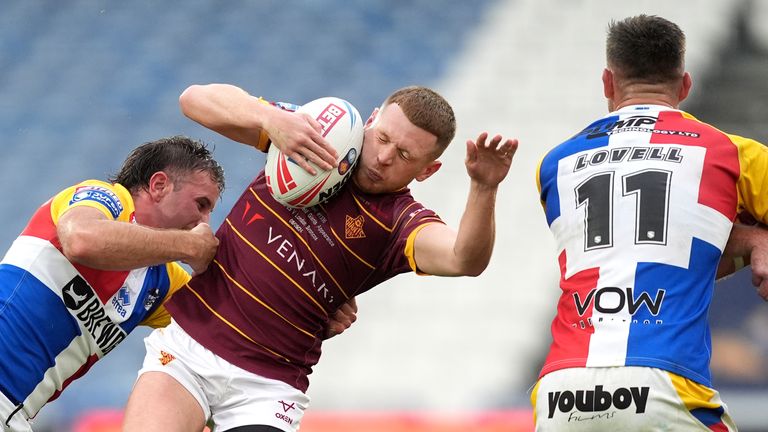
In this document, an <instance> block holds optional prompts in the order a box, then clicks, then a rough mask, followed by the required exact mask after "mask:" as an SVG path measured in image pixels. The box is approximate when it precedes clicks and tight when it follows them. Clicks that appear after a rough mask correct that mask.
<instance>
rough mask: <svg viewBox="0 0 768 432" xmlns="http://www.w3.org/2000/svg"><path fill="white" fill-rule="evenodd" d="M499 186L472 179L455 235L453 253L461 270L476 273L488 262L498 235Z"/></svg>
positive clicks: (482, 269)
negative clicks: (497, 205)
mask: <svg viewBox="0 0 768 432" xmlns="http://www.w3.org/2000/svg"><path fill="white" fill-rule="evenodd" d="M496 191H497V187H489V186H485V185H479V184H477V183H475V182H472V184H471V186H470V191H469V196H468V197H467V206H466V208H465V209H464V214H463V215H462V217H461V222H460V224H459V231H458V233H457V235H456V244H455V245H454V253H455V254H456V257H457V260H458V262H459V267H460V269H461V272H462V274H464V275H468V276H477V275H479V274H480V273H482V272H483V271H484V270H485V268H486V267H487V266H488V263H489V262H490V260H491V254H492V252H493V245H494V240H495V238H496V214H495V213H496V211H495V207H496Z"/></svg>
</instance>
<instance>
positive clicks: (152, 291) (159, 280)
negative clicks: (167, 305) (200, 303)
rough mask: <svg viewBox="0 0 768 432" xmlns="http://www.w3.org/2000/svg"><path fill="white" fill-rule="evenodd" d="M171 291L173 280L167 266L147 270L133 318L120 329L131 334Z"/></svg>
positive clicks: (121, 325) (132, 314) (126, 321)
mask: <svg viewBox="0 0 768 432" xmlns="http://www.w3.org/2000/svg"><path fill="white" fill-rule="evenodd" d="M170 289H171V279H170V277H169V276H168V271H167V267H166V266H165V264H163V265H157V266H152V267H149V268H147V274H146V277H145V278H144V284H143V285H142V287H141V291H140V292H139V295H138V296H137V300H136V301H138V302H140V303H139V304H136V305H134V307H133V312H132V313H131V316H130V317H129V318H128V319H127V320H125V321H124V322H123V323H122V324H120V327H122V329H123V331H125V332H127V333H130V332H131V331H133V329H135V328H136V326H138V325H139V324H140V323H141V322H142V321H144V319H145V318H146V317H148V316H149V315H150V314H151V313H152V312H154V311H155V310H156V309H157V308H158V307H159V306H160V305H161V304H162V303H163V299H164V298H165V296H166V295H167V294H168V291H170Z"/></svg>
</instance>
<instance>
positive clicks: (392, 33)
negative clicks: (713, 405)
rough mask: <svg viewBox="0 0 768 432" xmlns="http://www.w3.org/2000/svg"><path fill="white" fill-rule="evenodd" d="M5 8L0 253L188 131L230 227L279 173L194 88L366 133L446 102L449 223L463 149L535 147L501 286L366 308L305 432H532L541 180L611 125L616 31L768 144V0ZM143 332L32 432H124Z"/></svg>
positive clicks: (752, 322) (723, 329) (722, 380)
mask: <svg viewBox="0 0 768 432" xmlns="http://www.w3.org/2000/svg"><path fill="white" fill-rule="evenodd" d="M0 9H1V10H2V13H0V140H2V150H3V153H4V155H5V156H4V157H2V158H0V184H2V185H4V187H5V189H6V191H7V192H8V194H7V195H6V198H5V199H2V200H0V222H2V226H3V229H2V230H0V249H2V250H4V249H6V248H7V247H8V246H9V245H10V244H11V242H12V241H13V239H14V238H15V237H16V236H17V235H18V233H19V232H20V231H21V229H22V228H23V227H24V225H25V224H26V221H27V218H28V217H29V216H30V215H31V214H32V212H33V211H34V210H35V208H36V207H37V206H39V205H40V204H42V203H43V202H44V201H45V200H47V199H48V198H49V197H50V196H51V195H53V194H54V193H55V192H57V191H59V190H61V189H63V188H64V187H66V186H68V185H70V184H73V183H75V182H78V181H80V180H82V179H86V178H98V179H104V178H106V177H107V176H108V175H109V174H111V173H113V172H115V171H116V170H117V169H118V167H119V165H120V164H121V162H122V160H123V159H124V157H125V156H126V155H127V153H128V152H129V151H130V150H131V149H133V148H134V147H135V146H137V145H139V144H141V143H143V142H146V141H150V140H153V139H156V138H159V137H163V136H168V135H176V134H184V135H189V136H192V137H195V138H198V139H201V140H203V141H205V142H207V143H208V144H209V145H211V146H212V147H214V148H215V155H216V157H217V159H218V160H219V161H220V162H221V163H222V165H223V166H224V168H225V171H226V175H227V183H228V188H227V191H226V193H225V194H224V195H223V197H222V200H221V202H220V203H219V205H218V208H217V210H216V211H215V213H214V216H213V220H212V225H213V226H214V227H218V225H219V224H220V223H221V221H222V220H223V218H224V217H225V216H226V213H225V212H226V210H227V209H228V208H229V207H230V206H231V205H232V204H233V203H234V201H235V199H236V198H237V196H238V195H239V193H240V191H241V190H242V188H243V187H244V186H246V185H247V184H248V183H249V182H250V180H251V178H252V177H253V176H254V175H255V174H256V173H257V172H258V171H259V170H260V169H261V168H262V166H263V162H264V159H263V156H262V155H261V154H259V153H258V152H257V151H255V150H254V149H252V148H249V147H245V146H242V145H239V144H236V143H233V142H230V141H228V140H226V139H224V138H222V137H219V136H217V135H215V134H213V133H210V132H209V131H207V130H205V129H204V128H202V127H200V126H197V125H196V124H194V123H192V122H191V121H189V120H187V119H186V118H184V116H183V115H182V114H181V113H180V112H179V109H178V96H179V94H180V93H181V92H182V91H183V90H184V89H185V88H186V87H187V86H189V85H191V84H195V83H210V82H226V83H232V84H236V85H238V86H241V87H243V88H245V89H246V90H248V91H249V92H250V93H252V94H255V95H261V96H263V97H265V98H267V99H270V100H275V101H286V102H293V103H297V104H301V103H304V102H306V101H309V100H311V99H314V98H317V97H321V96H327V95H334V96H339V97H343V98H346V99H348V100H349V101H351V102H352V103H353V104H355V105H356V106H357V108H358V109H359V111H360V112H361V114H363V115H364V116H366V115H367V114H369V113H370V112H371V111H372V110H373V109H374V107H376V106H377V105H378V104H379V103H380V102H381V100H382V99H383V98H384V97H385V96H386V95H388V94H389V93H390V92H391V91H392V90H394V89H396V88H399V87H402V86H405V85H410V84H421V85H428V86H432V87H434V88H436V89H437V90H438V91H440V92H441V93H442V94H443V95H444V96H445V97H446V98H447V99H448V100H449V101H450V102H451V103H452V104H453V106H454V108H455V110H456V114H457V116H458V121H459V130H458V133H457V139H456V142H455V143H454V144H453V146H452V148H449V150H448V151H447V152H446V154H445V155H444V157H443V161H444V166H443V169H442V170H441V171H439V172H438V173H437V174H435V176H434V179H433V180H430V181H428V182H425V183H423V184H417V185H415V186H414V188H413V189H414V195H415V196H416V198H417V199H419V200H420V201H422V202H424V203H426V204H428V205H429V206H430V207H432V208H434V209H435V210H437V211H438V213H439V214H440V215H441V216H442V217H443V218H444V219H445V220H446V221H447V222H448V223H449V224H454V225H455V224H456V223H457V222H458V220H459V218H460V215H461V212H462V210H463V206H464V199H465V196H466V193H467V191H468V182H467V177H466V173H465V171H464V167H463V158H464V146H463V141H465V140H466V139H467V138H472V137H475V136H476V135H477V134H478V133H480V132H481V131H486V130H487V131H490V132H491V133H500V134H502V135H504V136H508V137H518V138H519V139H520V142H521V144H520V149H519V151H518V153H517V155H516V156H515V161H514V163H513V167H512V171H511V173H510V176H509V178H508V179H507V181H506V182H505V183H504V184H503V185H502V188H501V190H500V192H499V205H498V210H497V217H498V226H497V246H496V251H495V253H494V257H493V260H492V262H491V265H490V267H489V269H488V270H487V271H486V272H485V273H484V274H483V275H482V276H480V277H478V278H455V279H451V278H433V277H418V276H415V275H402V276H399V277H397V278H395V279H393V280H391V281H389V282H388V283H385V284H383V285H382V286H380V287H377V288H376V289H374V290H372V291H371V292H369V293H366V294H365V295H363V296H361V297H360V298H359V299H358V305H359V309H360V311H359V319H358V322H357V323H356V324H355V325H354V326H353V327H352V328H351V329H350V330H348V331H347V332H346V333H345V334H344V335H342V336H340V337H337V338H334V339H331V340H330V341H328V342H327V343H326V344H324V353H323V358H322V360H321V362H320V364H319V365H318V367H317V368H316V369H315V372H314V373H313V374H312V375H311V376H310V379H311V385H310V388H309V396H310V397H311V398H312V405H311V408H310V410H309V413H308V415H307V416H306V421H305V422H304V423H303V425H302V431H308V432H319V431H326V430H334V431H337V432H340V431H347V430H349V431H378V430H382V431H384V430H386V431H395V430H403V431H405V430H408V431H427V430H429V431H459V430H461V431H468V430H471V431H491V430H493V431H496V430H498V431H502V430H503V431H518V430H519V431H527V430H531V428H532V426H531V424H532V419H531V418H530V412H529V411H530V406H529V402H528V390H529V388H530V387H531V386H532V385H533V384H534V382H535V379H536V376H537V374H538V371H539V368H540V365H541V363H542V361H543V357H544V355H545V352H546V349H547V348H548V344H549V340H550V339H549V323H550V321H551V319H552V317H553V316H554V312H555V305H556V300H557V297H558V293H559V289H558V288H557V280H558V272H557V267H556V266H555V250H554V244H553V242H552V240H551V236H550V233H549V230H548V229H547V226H546V223H545V220H544V217H543V213H542V211H541V208H540V205H539V199H538V196H537V191H536V184H535V181H534V173H535V169H536V166H537V163H538V161H539V159H540V158H541V157H542V156H543V154H544V153H545V152H546V151H547V150H548V149H550V148H551V147H553V146H554V145H556V144H558V143H559V142H561V141H563V140H564V139H566V138H568V137H569V136H570V135H572V134H573V133H575V132H577V131H579V130H581V129H582V128H583V127H584V126H586V125H587V124H588V123H589V122H591V121H592V120H593V119H594V118H596V117H598V116H601V115H603V114H604V113H605V109H606V104H605V101H604V98H603V95H602V87H601V84H600V74H601V73H602V69H603V67H604V38H605V31H606V26H607V24H608V22H609V21H610V20H611V19H621V18H624V17H626V16H629V15H634V14H638V13H647V14H657V15H661V16H664V17H666V18H669V19H671V20H672V21H675V22H676V23H678V24H679V25H680V26H681V27H682V29H683V30H684V31H685V32H686V35H687V38H688V64H687V66H688V69H689V71H690V72H691V73H692V75H693V79H694V89H693V92H692V95H691V97H690V99H689V100H688V101H686V102H685V103H684V104H683V108H684V109H686V110H687V111H690V112H692V113H693V114H694V115H696V116H697V117H698V118H700V119H701V120H704V121H707V122H711V123H714V124H715V125H717V126H718V127H720V128H721V129H723V130H725V131H728V132H731V133H736V134H740V135H745V136H750V137H753V138H755V139H758V140H760V141H762V142H765V143H768V126H766V119H768V80H766V76H768V26H765V24H764V23H765V22H768V2H764V1H760V0H754V1H751V0H683V1H675V2H672V1H667V2H662V1H634V2H632V3H631V4H630V3H629V2H619V1H612V0H474V1H461V0H408V1H405V0H388V1H387V0H293V1H282V0H218V1H215V0H184V1H177V0H133V1H129V2H126V1H118V0H4V1H3V2H2V6H0ZM723 285H726V286H724V287H720V288H719V289H718V290H717V294H716V297H715V303H714V305H713V307H712V312H711V315H712V323H713V326H714V328H713V337H714V359H713V370H714V374H715V386H716V387H717V388H718V389H719V390H720V391H721V393H722V396H723V399H724V400H725V401H726V403H727V404H728V405H729V407H730V408H731V410H732V413H733V417H734V418H735V420H736V422H737V423H738V424H739V426H740V428H741V430H742V431H748V432H749V431H762V430H768V428H766V425H768V410H766V409H765V406H768V336H766V335H768V331H766V329H767V328H768V306H766V305H765V304H763V303H762V302H761V301H759V298H758V297H757V296H756V295H755V293H754V290H753V289H752V287H751V285H750V283H749V275H748V274H738V275H736V276H734V277H732V278H730V279H728V280H727V281H725V282H724V283H723ZM147 333H148V331H144V330H142V331H137V332H135V333H134V334H132V335H131V336H130V337H129V338H128V339H127V340H126V342H124V343H123V344H122V345H121V346H120V347H118V348H117V349H115V350H114V351H113V352H112V353H111V354H110V355H109V356H108V357H106V358H105V359H104V360H103V361H101V362H100V363H98V364H97V365H96V366H95V367H94V368H93V369H92V371H91V372H90V373H89V374H88V375H87V376H86V377H85V378H83V379H81V380H79V381H76V382H75V383H74V384H72V385H71V386H70V387H69V388H68V390H67V391H65V392H64V393H63V395H62V396H61V397H60V398H59V399H58V400H57V401H55V402H53V403H52V404H50V405H48V406H46V407H45V408H44V409H43V410H42V412H41V414H40V415H38V417H37V418H36V419H35V427H36V429H35V430H36V431H64V432H68V431H76V432H87V431H107V430H116V429H114V425H115V421H116V419H117V418H119V415H120V409H121V408H122V407H123V405H124V403H125V401H126V399H127V395H128V392H129V391H130V387H131V385H132V383H133V381H134V379H135V377H136V375H135V374H136V371H137V370H138V368H139V367H140V365H141V361H142V359H143V357H144V347H143V343H142V339H143V337H144V336H146V334H147ZM0 337H2V335H0ZM118 421H119V420H118Z"/></svg>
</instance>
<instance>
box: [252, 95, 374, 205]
mask: <svg viewBox="0 0 768 432" xmlns="http://www.w3.org/2000/svg"><path fill="white" fill-rule="evenodd" d="M296 112H304V113H307V114H309V115H311V116H312V118H314V119H315V120H317V121H318V123H320V125H322V127H323V130H322V135H323V137H324V138H325V139H326V140H327V141H328V142H329V143H330V144H331V145H332V146H333V147H334V148H335V149H336V152H337V153H338V155H339V157H338V159H337V160H336V162H338V166H337V167H336V168H333V169H330V170H327V171H326V170H322V169H320V168H318V167H317V165H315V164H314V163H312V162H311V161H308V162H309V164H310V165H311V166H312V168H314V169H315V171H316V172H317V174H316V175H312V174H310V173H309V172H307V171H305V170H304V168H302V167H300V166H299V165H298V164H297V163H296V162H295V161H294V160H293V159H291V158H290V157H288V156H286V155H284V154H283V152H282V151H280V149H278V148H277V146H275V145H272V146H270V147H269V151H268V152H267V163H266V166H265V167H264V172H265V174H266V178H267V188H268V189H269V192H270V193H271V194H272V197H274V198H275V200H277V201H278V202H280V203H282V204H284V205H286V206H289V207H311V206H314V205H317V204H320V203H322V202H325V201H326V200H327V199H329V198H330V197H331V196H333V195H334V194H335V193H336V192H338V191H339V189H341V186H342V185H343V184H344V183H345V182H346V181H347V179H348V178H349V177H350V176H351V174H352V169H353V168H354V167H355V164H356V163H357V160H358V159H359V157H360V150H361V149H362V147H363V121H362V118H361V117H360V113H359V112H358V111H357V109H356V108H355V107H354V106H352V104H351V103H349V102H347V101H345V100H344V99H340V98H337V97H323V98H320V99H315V100H313V101H311V102H308V103H306V104H304V105H302V106H301V107H299V109H298V110H296Z"/></svg>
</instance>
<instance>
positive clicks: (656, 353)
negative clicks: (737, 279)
mask: <svg viewBox="0 0 768 432" xmlns="http://www.w3.org/2000/svg"><path fill="white" fill-rule="evenodd" d="M766 172H768V149H766V148H765V147H764V146H763V145H761V144H760V143H758V142H756V141H753V140H748V139H745V138H742V137H738V136H734V135H729V134H726V133H723V132H721V131H719V130H718V129H716V128H714V127H712V126H710V125H708V124H705V123H702V122H700V121H698V120H697V119H695V118H694V117H693V116H691V115H690V114H687V113H685V112H682V111H679V110H674V109H670V108H667V107H662V106H653V105H651V106H649V105H635V106H629V107H625V108H622V109H620V110H618V111H616V112H613V113H610V114H608V115H607V116H606V117H604V118H602V119H600V120H597V121H596V122H594V123H592V124H591V125H589V126H588V127H587V128H586V129H584V130H583V131H581V132H579V133H578V134H577V135H575V136H574V137H572V138H571V139H569V140H567V141H566V142H564V143H562V144H560V145H559V146H557V147H555V148H554V149H553V150H551V151H550V152H549V153H548V154H547V155H546V156H545V157H544V158H543V160H542V162H541V164H540V166H539V171H538V176H537V180H538V183H539V189H540V193H541V201H542V204H543V206H544V210H545V213H546V218H547V223H548V224H549V227H550V229H551V230H552V233H553V234H554V238H555V241H556V244H557V250H558V253H559V256H558V260H559V264H560V271H561V279H560V288H561V289H562V295H561V297H560V300H559V303H558V307H557V316H556V317H555V319H554V321H553V323H552V327H551V330H552V336H553V342H552V345H551V347H550V351H549V355H548V357H547V358H546V361H545V364H544V367H543V369H542V371H541V376H544V375H545V374H547V373H549V372H552V371H554V370H558V369H564V368H572V367H601V366H647V367H655V368H660V369H663V370H667V371H670V372H673V373H675V374H678V375H681V376H683V377H686V378H689V379H691V380H693V381H696V382H698V383H701V384H704V385H706V386H710V387H711V382H710V373H709V361H710V353H711V341H710V333H709V326H708V324H707V314H708V310H709V305H710V301H711V297H712V290H713V287H714V280H715V271H716V268H717V264H718V261H719V259H720V256H721V253H722V251H723V249H724V247H725V244H726V242H727V240H728V236H729V234H730V230H731V226H732V222H733V220H734V218H735V217H736V214H737V213H738V212H741V211H744V210H745V211H747V212H749V213H750V214H751V215H753V216H754V217H755V218H756V219H758V220H760V221H762V222H766V221H767V220H768V218H767V215H768V178H766V175H765V173H766Z"/></svg>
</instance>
